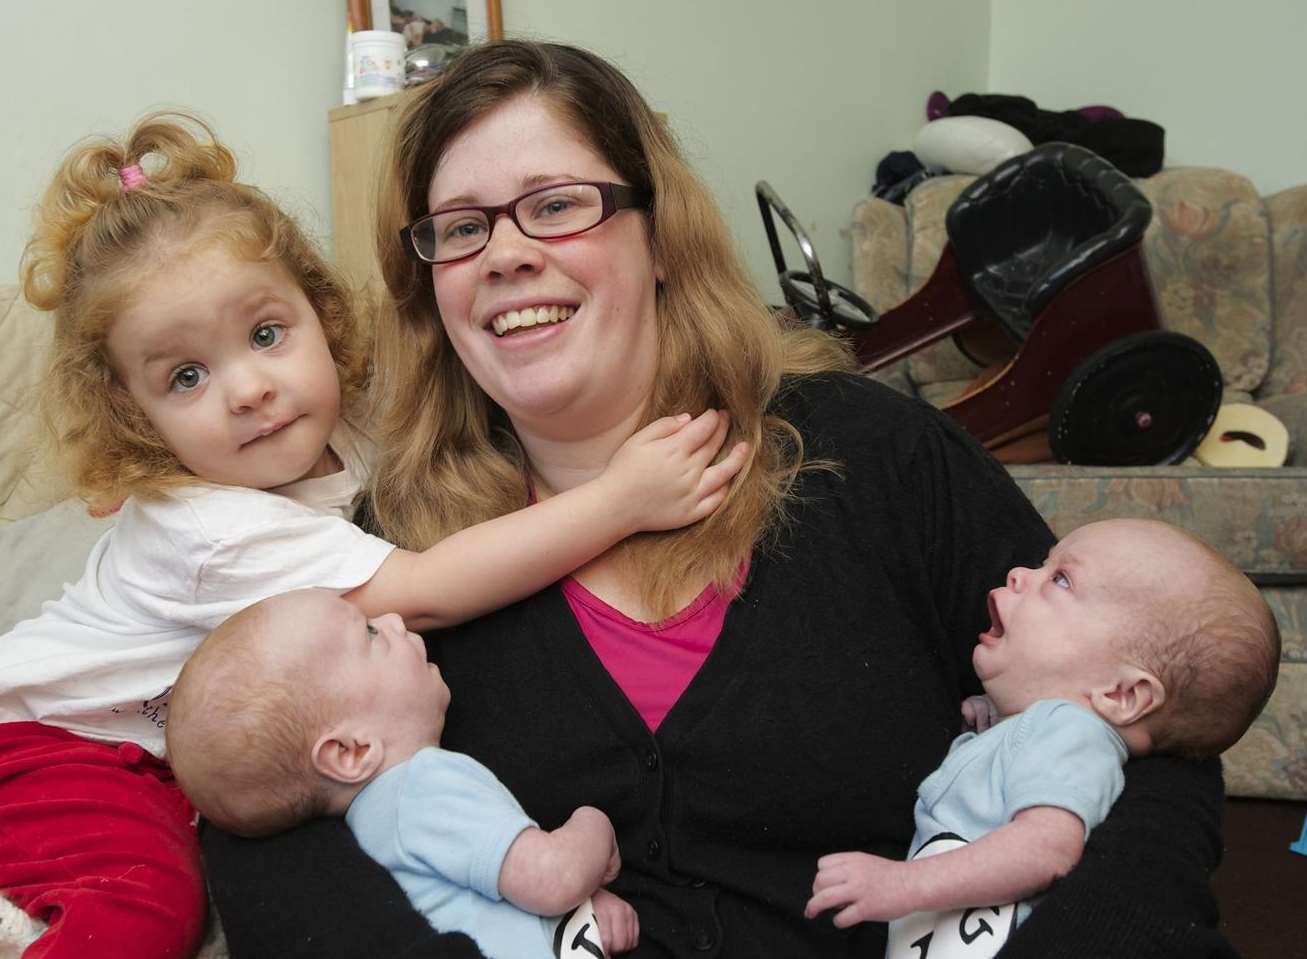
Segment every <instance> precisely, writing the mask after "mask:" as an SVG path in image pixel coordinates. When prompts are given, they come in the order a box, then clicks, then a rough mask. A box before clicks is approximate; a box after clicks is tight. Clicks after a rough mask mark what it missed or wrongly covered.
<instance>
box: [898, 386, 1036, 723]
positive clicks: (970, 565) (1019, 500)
mask: <svg viewBox="0 0 1307 959" xmlns="http://www.w3.org/2000/svg"><path fill="white" fill-rule="evenodd" d="M931 412H932V420H933V422H931V423H930V426H929V427H928V428H926V429H923V430H922V431H921V433H920V435H919V437H918V440H917V443H916V447H915V449H914V451H913V459H914V464H913V475H914V476H916V477H919V478H924V482H925V484H926V486H927V488H926V489H924V490H922V491H921V498H920V504H921V506H920V510H921V512H920V515H919V517H917V518H916V522H918V523H919V524H920V528H921V533H920V538H921V541H922V543H923V544H924V545H923V548H924V549H925V550H926V556H925V557H924V561H925V564H926V569H928V570H929V572H930V578H931V583H932V587H933V591H934V601H935V606H936V609H937V611H938V615H939V617H940V620H941V624H942V628H943V630H944V634H945V635H946V636H947V637H948V641H949V642H950V643H951V644H952V646H951V648H950V649H949V650H947V657H948V659H949V661H950V664H954V668H955V669H956V670H957V673H958V681H959V683H960V685H961V688H962V691H963V693H964V695H972V694H977V693H980V692H981V691H982V690H981V688H980V682H979V680H977V679H976V674H975V670H974V669H973V668H972V666H971V653H972V650H974V649H975V647H976V637H977V636H978V635H979V634H980V633H982V632H983V631H985V630H986V629H988V628H989V604H988V601H987V598H986V597H987V596H988V594H989V591H990V590H991V589H995V588H997V587H999V586H1002V585H1003V583H1004V582H1005V581H1006V580H1007V573H1008V570H1010V569H1011V568H1012V567H1013V566H1039V565H1040V564H1041V563H1043V561H1044V558H1045V557H1046V556H1047V555H1048V551H1049V550H1050V549H1051V548H1052V547H1053V543H1054V538H1053V534H1052V533H1051V532H1050V531H1049V528H1048V525H1047V524H1046V523H1045V522H1044V520H1043V518H1042V517H1041V516H1040V515H1039V512H1038V511H1037V510H1036V509H1035V508H1034V506H1032V505H1031V503H1030V500H1029V499H1027V498H1026V495H1025V494H1024V493H1023V492H1021V489H1020V488H1019V487H1018V486H1017V485H1016V483H1015V482H1013V480H1012V477H1011V476H1009V475H1008V472H1007V470H1005V469H1004V468H1003V467H1002V466H1001V465H1000V464H999V463H998V462H997V461H996V460H995V459H994V458H993V457H992V456H990V455H989V454H988V453H987V452H985V450H984V449H983V448H982V447H981V446H980V444H979V443H977V442H976V441H975V440H974V439H973V438H972V437H971V436H970V435H968V434H967V433H965V432H963V431H962V429H961V428H959V427H958V426H957V425H956V424H955V423H954V422H953V421H952V420H949V419H947V418H945V417H944V416H943V415H942V414H938V413H935V412H934V411H933V410H932V411H931ZM958 721H959V724H960V723H961V713H960V712H959V716H958Z"/></svg>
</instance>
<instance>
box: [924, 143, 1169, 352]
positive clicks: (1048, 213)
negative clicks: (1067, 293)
mask: <svg viewBox="0 0 1307 959" xmlns="http://www.w3.org/2000/svg"><path fill="white" fill-rule="evenodd" d="M1151 216H1152V207H1151V206H1150V205H1149V203H1148V200H1147V199H1146V198H1145V197H1144V195H1143V194H1142V193H1140V192H1139V190H1138V189H1137V188H1136V187H1135V185H1134V184H1133V183H1131V182H1130V180H1129V178H1128V177H1126V176H1125V175H1124V174H1122V173H1121V172H1120V171H1119V170H1117V169H1116V167H1114V166H1112V165H1111V164H1110V163H1108V162H1107V161H1105V160H1103V159H1102V158H1100V157H1099V156H1097V155H1096V154H1094V153H1091V152H1090V151H1088V150H1086V149H1084V148H1082V147H1077V146H1073V145H1072V144H1069V143H1051V144H1047V145H1045V146H1043V147H1040V148H1039V149H1036V150H1032V151H1030V152H1029V153H1026V154H1023V155H1022V156H1020V157H1015V158H1013V159H1012V160H1010V161H1008V162H1007V163H1004V164H1003V165H1001V166H1000V167H998V168H997V169H995V170H994V172H993V174H992V175H991V176H987V177H982V178H981V179H979V180H976V181H975V182H974V183H972V184H971V185H970V186H968V187H967V188H966V189H965V190H963V191H962V193H961V194H960V195H959V196H958V199H957V201H956V202H955V203H954V204H953V206H952V207H951V208H950V209H949V211H948V214H947V216H946V218H945V228H946V229H947V231H948V237H949V242H950V243H952V244H953V248H954V252H955V253H956V255H957V259H958V266H959V268H960V271H961V273H962V276H963V280H964V282H966V283H967V284H968V285H969V286H970V287H971V290H972V292H973V293H974V294H975V295H976V297H977V298H978V299H979V300H980V303H979V304H977V305H978V306H979V305H981V304H983V307H986V308H987V311H988V312H990V313H991V314H992V317H993V319H995V320H997V321H998V324H999V326H1000V327H1001V328H1002V329H1003V330H1004V332H1005V333H1006V334H1007V335H1008V337H1009V338H1010V339H1011V341H1012V343H1013V344H1014V345H1015V344H1019V343H1021V342H1023V341H1024V340H1025V338H1026V336H1027V335H1029V333H1030V328H1031V327H1032V326H1033V325H1034V321H1035V317H1037V316H1038V315H1039V313H1040V312H1041V311H1042V310H1043V309H1044V308H1045V307H1046V306H1047V305H1048V304H1049V303H1050V302H1051V301H1052V299H1053V298H1054V297H1055V296H1056V295H1057V294H1058V293H1059V292H1060V291H1061V290H1062V289H1063V287H1065V286H1066V285H1067V284H1068V283H1069V282H1070V281H1071V280H1074V279H1075V278H1077V277H1079V276H1082V275H1084V274H1085V273H1087V272H1088V271H1090V270H1092V269H1093V268H1094V267H1096V266H1098V265H1100V264H1102V263H1105V262H1106V261H1108V260H1110V259H1112V258H1113V257H1114V256H1117V255H1118V254H1120V253H1123V252H1125V251H1126V250H1128V249H1129V248H1130V247H1132V246H1133V245H1135V244H1136V243H1138V242H1139V240H1140V238H1141V237H1142V236H1143V233H1144V230H1145V229H1147V227H1148V222H1149V219H1150V218H1151Z"/></svg>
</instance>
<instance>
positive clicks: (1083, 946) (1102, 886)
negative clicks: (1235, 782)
mask: <svg viewBox="0 0 1307 959" xmlns="http://www.w3.org/2000/svg"><path fill="white" fill-rule="evenodd" d="M1125 773H1126V779H1125V791H1124V792H1122V794H1121V798H1120V799H1118V800H1117V803H1116V805H1115V806H1114V807H1113V808H1112V812H1111V814H1110V815H1109V816H1108V817H1107V819H1106V820H1105V821H1104V822H1103V824H1102V825H1100V826H1099V827H1098V828H1097V829H1095V830H1094V831H1093V832H1092V833H1091V834H1090V836H1089V842H1088V844H1087V845H1086V846H1085V853H1084V856H1083V857H1082V858H1081V860H1080V864H1079V865H1078V866H1077V867H1076V868H1075V869H1074V870H1072V871H1071V874H1070V875H1068V876H1067V877H1066V878H1065V879H1063V880H1062V881H1061V882H1059V883H1058V884H1057V885H1056V886H1054V887H1053V889H1052V890H1051V891H1050V892H1049V894H1048V895H1047V896H1046V897H1045V898H1044V899H1043V900H1041V901H1040V903H1039V904H1038V906H1036V908H1035V910H1034V912H1033V913H1032V914H1031V916H1030V918H1029V919H1028V920H1026V922H1024V923H1023V924H1022V925H1021V926H1020V927H1019V928H1018V929H1017V931H1016V932H1015V934H1014V935H1013V936H1012V938H1011V939H1010V940H1009V941H1008V944H1007V946H1006V947H1005V948H1004V949H1003V951H1002V952H1001V953H1000V955H1001V956H1003V959H1036V957H1041V959H1042V957H1046V956H1058V957H1065V959H1082V957H1083V959H1088V957H1091V956H1113V957H1122V959H1128V957H1131V956H1139V957H1149V959H1167V957H1176V959H1181V957H1183V959H1191V957H1192V959H1198V957H1204V959H1205V957H1237V956H1238V953H1237V952H1236V951H1235V950H1234V949H1233V948H1232V947H1231V946H1230V944H1229V943H1228V942H1226V940H1225V938H1224V937H1223V936H1221V935H1220V933H1218V932H1217V931H1216V919H1217V909H1216V903H1215V901H1214V900H1213V898H1212V895H1211V890H1210V889H1209V888H1208V878H1209V876H1210V875H1211V873H1212V870H1213V869H1215V868H1216V866H1217V864H1218V863H1219V861H1220V857H1221V829H1220V821H1221V801H1222V786H1221V768H1220V763H1219V762H1218V761H1217V760H1214V759H1213V760H1208V761H1206V762H1190V761H1186V760H1181V759H1171V758H1165V757H1155V758H1150V759H1137V760H1134V761H1132V762H1130V763H1127V764H1126V767H1125Z"/></svg>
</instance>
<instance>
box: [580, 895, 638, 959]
mask: <svg viewBox="0 0 1307 959" xmlns="http://www.w3.org/2000/svg"><path fill="white" fill-rule="evenodd" d="M590 905H592V906H593V907H594V913H595V919H596V920H597V921H598V923H599V939H600V941H601V942H603V944H604V953H605V954H606V955H610V956H615V955H617V954H618V953H622V952H630V951H631V950H632V949H634V948H635V947H636V946H638V945H639V944H640V917H639V916H637V915H636V914H635V907H634V906H632V905H631V904H630V903H629V902H627V901H626V900H625V899H622V898H621V897H620V896H615V895H613V894H612V893H611V892H609V891H608V890H607V889H600V890H598V891H597V892H596V893H595V894H594V895H593V896H591V897H590Z"/></svg>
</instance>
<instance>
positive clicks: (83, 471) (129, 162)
mask: <svg viewBox="0 0 1307 959" xmlns="http://www.w3.org/2000/svg"><path fill="white" fill-rule="evenodd" d="M235 177H236V160H235V157H234V156H233V155H232V153H231V151H230V150H228V149H227V148H226V147H225V146H223V145H222V144H221V143H220V142H218V140H217V139H216V137H215V136H214V135H213V131H212V130H211V129H210V128H209V127H208V126H207V125H206V124H205V123H204V122H203V121H201V120H199V119H197V118H196V117H193V116H190V115H188V114H184V113H153V114H150V115H148V116H146V117H144V118H143V119H141V120H140V122H138V123H137V124H136V126H135V127H133V128H132V129H131V130H130V131H129V132H128V133H127V135H126V137H124V138H123V139H122V140H117V139H113V138H107V137H99V138H91V139H88V140H86V141H83V142H82V143H80V144H78V145H77V146H75V147H74V148H73V149H72V150H71V151H70V152H69V154H68V155H67V157H65V159H64V161H63V163H62V165H61V166H60V167H59V170H58V172H57V173H56V174H55V176H54V179H53V180H52V181H51V183H50V186H49V188H48V189H47V190H46V193H45V196H44V197H43V199H42V200H41V202H40V204H39V205H38V207H37V210H36V215H35V226H34V229H33V234H32V238H31V240H30V241H29V242H28V244H27V247H26V249H25V250H24V252H23V261H22V266H21V268H20V269H21V273H22V284H23V294H24V296H25V297H26V298H27V300H28V301H29V302H31V303H32V304H33V305H34V306H36V307H38V308H40V309H43V310H53V311H54V314H55V333H54V343H53V349H52V354H51V367H50V372H49V375H48V376H47V377H46V380H45V385H44V395H43V398H42V400H43V404H42V405H43V408H44V411H45V419H46V423H47V425H48V426H49V428H50V430H51V432H52V434H53V437H54V440H55V442H56V444H57V446H58V448H59V450H60V452H61V453H62V454H63V455H64V456H65V457H66V459H67V461H68V466H69V469H70V472H71V474H72V479H73V482H74V484H75V486H76V488H77V491H78V493H79V495H81V496H82V497H83V498H84V499H85V500H86V501H87V502H88V503H90V504H91V505H92V506H93V507H95V506H100V507H112V506H114V505H116V504H117V503H118V502H120V501H121V500H122V499H123V498H124V497H126V496H129V495H139V496H145V497H149V496H155V495H158V494H159V493H161V492H163V491H164V490H166V489H169V488H173V487H176V486H181V485H186V484H188V483H193V482H195V477H194V476H193V475H192V474H191V473H190V472H189V471H188V470H187V469H186V468H185V467H184V466H182V464H181V462H180V461H179V460H178V459H177V457H176V456H175V455H174V454H173V453H172V451H171V450H170V449H169V448H168V447H167V445H166V444H165V443H164V442H163V439H162V438H161V437H160V436H159V434H158V432H157V431H156V430H155V429H154V427H153V426H152V425H151V424H150V422H149V420H147V419H146V417H145V414H144V413H143V412H142V411H141V410H140V408H139V407H138V406H137V405H136V403H135V402H134V401H133V400H132V398H131V395H130V394H129V393H128V391H127V389H126V387H125V385H124V384H123V382H122V380H121V378H120V377H119V375H118V374H117V372H116V371H115V370H114V368H113V364H112V362H111V361H110V357H109V355H108V352H107V349H106V340H107V337H108V333H109V329H110V326H111V325H112V323H113V321H114V319H115V317H116V316H117V315H118V314H119V313H120V312H121V311H122V310H123V309H124V308H125V307H126V306H128V305H129V304H130V302H131V300H132V297H133V296H135V295H136V293H137V291H138V290H139V289H140V288H141V287H142V285H143V284H144V283H145V282H147V281H148V280H150V279H152V278H153V277H155V276H157V275H158V274H159V272H160V271H162V270H165V269H168V268H169V266H171V265H172V264H174V263H175V262H176V261H177V259H179V258H181V257H185V256H188V255H192V254H194V253H196V252H199V251H202V250H205V249H208V248H210V247H212V246H213V245H214V244H216V243H223V244H226V246H227V248H228V249H229V250H230V252H231V253H232V254H233V255H235V256H240V257H243V258H247V259H249V260H252V261H264V262H271V263H277V264H279V265H280V266H281V267H282V268H283V269H285V270H286V271H287V273H288V274H289V275H290V278H291V279H292V280H293V281H294V282H295V284H296V285H297V286H298V287H299V288H300V289H301V290H302V291H303V292H304V295H305V297H306V298H307V299H308V301H309V304H310V305H311V306H312V308H313V310H314V312H315V313H316V314H317V316H318V319H319V321H320V322H321V324H322V330H323V333H324V335H325V337H326V340H327V345H328V347H329V348H330V350H331V355H332V357H333V359H334V360H335V362H336V367H337V370H338V372H339V374H340V381H341V397H342V407H343V409H345V410H346V411H351V410H353V409H355V408H357V406H358V405H359V403H360V402H361V396H362V392H363V387H364V382H365V378H366V370H367V349H366V346H365V344H364V343H363V337H362V334H361V330H360V327H359V325H358V323H357V322H356V321H355V316H354V307H353V303H352V299H351V296H350V293H349V291H348V288H347V287H346V286H345V284H344V283H343V282H342V281H341V280H340V278H339V277H338V275H337V274H336V272H335V271H334V269H332V268H331V267H330V266H329V265H328V264H327V263H326V261H325V260H324V259H323V258H322V256H321V254H320V253H319V252H318V251H317V249H315V247H314V246H313V244H312V243H311V242H310V241H309V240H308V239H307V238H306V237H305V235H304V233H303V231H302V230H301V229H300V228H299V226H298V225H297V224H296V223H295V221H294V220H293V219H291V217H290V216H289V215H287V214H286V213H285V212H284V211H283V210H281V209H280V208H279V207H278V206H277V205H276V204H275V203H273V202H272V200H270V199H269V198H268V197H267V196H266V195H265V194H264V193H263V192H262V191H260V190H258V189H256V188H254V187H252V186H248V185H246V184H243V183H238V182H236V179H235Z"/></svg>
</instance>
